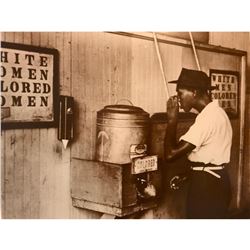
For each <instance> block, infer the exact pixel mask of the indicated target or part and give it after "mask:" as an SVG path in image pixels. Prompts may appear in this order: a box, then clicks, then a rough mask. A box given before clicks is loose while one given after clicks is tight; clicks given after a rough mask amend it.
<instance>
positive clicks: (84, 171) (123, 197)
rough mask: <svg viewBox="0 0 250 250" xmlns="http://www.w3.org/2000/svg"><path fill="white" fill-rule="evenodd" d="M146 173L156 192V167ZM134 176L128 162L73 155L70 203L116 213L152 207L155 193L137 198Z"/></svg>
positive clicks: (155, 200)
mask: <svg viewBox="0 0 250 250" xmlns="http://www.w3.org/2000/svg"><path fill="white" fill-rule="evenodd" d="M149 175H150V180H151V182H152V184H153V185H154V186H155V187H156V188H157V191H158V192H157V193H158V194H159V189H160V173H159V170H157V171H154V172H150V173H149ZM134 179H135V176H134V175H132V174H131V165H130V164H111V163H104V162H98V161H90V160H83V159H78V158H73V159H72V169H71V197H72V204H73V206H75V207H80V208H85V209H90V210H94V211H98V212H102V213H107V214H112V215H116V216H119V217H122V216H125V215H129V214H132V213H135V212H138V211H141V210H144V209H148V208H152V207H155V206H156V205H157V200H158V197H159V196H158V195H157V196H156V197H153V198H150V199H144V200H140V199H138V197H137V192H136V186H135V181H134Z"/></svg>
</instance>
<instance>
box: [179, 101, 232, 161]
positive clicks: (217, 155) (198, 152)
mask: <svg viewBox="0 0 250 250" xmlns="http://www.w3.org/2000/svg"><path fill="white" fill-rule="evenodd" d="M180 140H183V141H186V142H189V143H191V144H193V145H195V146H196V147H195V148H194V149H193V151H192V152H191V153H190V154H189V155H188V159H189V160H190V161H192V162H203V163H205V164H208V163H212V164H215V165H221V164H223V163H228V162H229V161H230V152H231V146H232V126H231V123H230V120H229V118H228V116H227V114H226V112H225V111H224V110H223V109H222V108H221V107H220V106H219V104H218V100H214V101H213V102H210V103H209V104H208V105H207V106H206V107H205V108H204V109H203V110H202V111H201V113H199V114H198V115H197V117H196V119H195V122H194V124H193V125H192V126H191V127H190V128H189V130H188V131H187V133H186V134H184V135H183V136H181V137H180Z"/></svg>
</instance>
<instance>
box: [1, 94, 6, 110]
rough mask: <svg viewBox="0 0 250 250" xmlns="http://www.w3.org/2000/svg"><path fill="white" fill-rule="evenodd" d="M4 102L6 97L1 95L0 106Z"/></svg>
mask: <svg viewBox="0 0 250 250" xmlns="http://www.w3.org/2000/svg"><path fill="white" fill-rule="evenodd" d="M5 103H6V99H5V97H4V96H2V95H1V107H3V106H4V105H5Z"/></svg>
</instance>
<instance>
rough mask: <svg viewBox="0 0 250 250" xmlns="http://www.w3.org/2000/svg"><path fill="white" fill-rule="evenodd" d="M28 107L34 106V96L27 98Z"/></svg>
mask: <svg viewBox="0 0 250 250" xmlns="http://www.w3.org/2000/svg"><path fill="white" fill-rule="evenodd" d="M27 106H28V107H34V106H36V97H35V96H28V105H27Z"/></svg>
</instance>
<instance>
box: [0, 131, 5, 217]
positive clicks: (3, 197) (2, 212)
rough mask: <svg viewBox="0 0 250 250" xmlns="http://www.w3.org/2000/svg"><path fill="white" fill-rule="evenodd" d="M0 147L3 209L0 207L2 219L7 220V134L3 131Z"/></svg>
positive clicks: (0, 188)
mask: <svg viewBox="0 0 250 250" xmlns="http://www.w3.org/2000/svg"><path fill="white" fill-rule="evenodd" d="M0 147H1V169H0V171H1V172H0V176H1V178H0V180H1V187H0V193H1V207H0V218H5V197H6V195H5V171H6V169H5V157H6V152H5V149H6V148H5V132H4V131H1V141H0Z"/></svg>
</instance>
